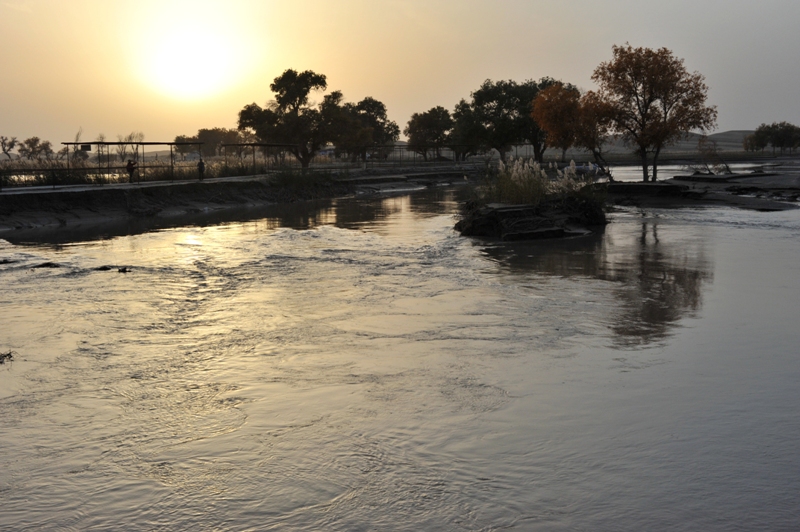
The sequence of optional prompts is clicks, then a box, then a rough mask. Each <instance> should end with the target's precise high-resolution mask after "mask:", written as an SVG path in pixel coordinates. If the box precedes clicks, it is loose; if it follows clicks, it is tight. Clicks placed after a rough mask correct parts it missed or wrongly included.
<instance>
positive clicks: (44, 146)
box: [17, 137, 53, 161]
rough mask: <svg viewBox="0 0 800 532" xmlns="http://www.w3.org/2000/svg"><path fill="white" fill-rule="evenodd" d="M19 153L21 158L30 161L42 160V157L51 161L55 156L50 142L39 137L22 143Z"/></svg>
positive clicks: (18, 149)
mask: <svg viewBox="0 0 800 532" xmlns="http://www.w3.org/2000/svg"><path fill="white" fill-rule="evenodd" d="M17 152H18V153H19V156H20V157H24V158H25V159H28V160H30V161H32V160H40V159H41V158H42V157H45V158H46V159H50V158H51V157H52V156H53V145H52V144H51V143H50V141H49V140H44V141H43V140H41V139H40V138H39V137H30V138H27V139H25V140H23V141H22V143H20V145H19V147H18V148H17Z"/></svg>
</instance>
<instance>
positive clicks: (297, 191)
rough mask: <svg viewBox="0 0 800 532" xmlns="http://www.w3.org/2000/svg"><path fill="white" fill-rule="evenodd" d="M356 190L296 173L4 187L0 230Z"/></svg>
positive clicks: (291, 199)
mask: <svg viewBox="0 0 800 532" xmlns="http://www.w3.org/2000/svg"><path fill="white" fill-rule="evenodd" d="M354 190H355V189H354V186H353V185H352V184H348V183H339V182H336V181H334V180H330V179H299V180H298V181H297V182H296V183H293V184H275V183H272V182H270V181H268V180H266V179H251V180H246V181H245V180H236V181H217V182H184V183H173V184H169V183H167V184H159V186H136V185H129V186H104V187H80V188H79V189H70V190H67V189H57V190H50V191H35V192H34V191H31V192H29V193H13V194H8V193H4V194H2V195H0V235H2V234H3V233H5V232H8V231H14V230H20V229H36V228H58V227H75V226H78V225H92V224H101V223H106V222H109V221H111V220H120V219H136V218H153V217H161V218H169V217H176V216H184V215H187V214H197V213H203V212H206V213H207V212H213V211H220V210H226V209H239V208H248V207H255V206H260V205H268V204H274V203H292V202H296V201H305V200H314V199H322V198H330V197H336V196H346V195H348V194H352V193H353V192H354Z"/></svg>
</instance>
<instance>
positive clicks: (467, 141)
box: [447, 98, 484, 161]
mask: <svg viewBox="0 0 800 532" xmlns="http://www.w3.org/2000/svg"><path fill="white" fill-rule="evenodd" d="M447 142H448V144H449V145H450V147H451V148H452V149H453V152H454V153H455V154H456V160H459V161H466V160H467V157H469V156H470V155H478V153H480V152H481V151H483V149H484V138H483V128H482V127H481V123H480V121H479V120H478V116H477V115H476V113H475V109H473V107H472V106H471V105H470V104H469V103H468V102H467V101H466V100H464V99H463V98H462V99H461V101H460V102H458V103H457V104H456V107H455V109H454V110H453V129H452V130H451V131H450V135H449V137H448V140H447Z"/></svg>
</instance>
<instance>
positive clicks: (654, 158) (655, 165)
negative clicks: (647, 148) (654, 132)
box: [653, 147, 661, 181]
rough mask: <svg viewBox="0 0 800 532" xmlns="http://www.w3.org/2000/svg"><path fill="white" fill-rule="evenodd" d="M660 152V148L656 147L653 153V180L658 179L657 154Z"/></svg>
mask: <svg viewBox="0 0 800 532" xmlns="http://www.w3.org/2000/svg"><path fill="white" fill-rule="evenodd" d="M660 153H661V148H660V147H659V148H656V152H655V153H654V154H653V181H657V180H658V155H659V154H660Z"/></svg>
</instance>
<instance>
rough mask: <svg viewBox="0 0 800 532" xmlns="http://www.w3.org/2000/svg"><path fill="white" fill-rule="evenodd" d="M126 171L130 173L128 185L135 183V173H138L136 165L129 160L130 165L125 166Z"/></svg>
mask: <svg viewBox="0 0 800 532" xmlns="http://www.w3.org/2000/svg"><path fill="white" fill-rule="evenodd" d="M125 170H127V171H128V183H133V172H135V171H136V163H135V162H133V161H132V160H131V159H128V164H127V165H125Z"/></svg>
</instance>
